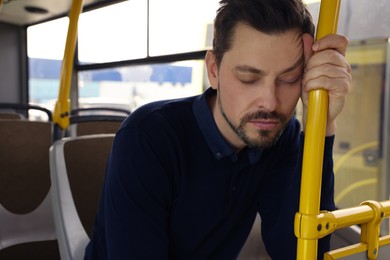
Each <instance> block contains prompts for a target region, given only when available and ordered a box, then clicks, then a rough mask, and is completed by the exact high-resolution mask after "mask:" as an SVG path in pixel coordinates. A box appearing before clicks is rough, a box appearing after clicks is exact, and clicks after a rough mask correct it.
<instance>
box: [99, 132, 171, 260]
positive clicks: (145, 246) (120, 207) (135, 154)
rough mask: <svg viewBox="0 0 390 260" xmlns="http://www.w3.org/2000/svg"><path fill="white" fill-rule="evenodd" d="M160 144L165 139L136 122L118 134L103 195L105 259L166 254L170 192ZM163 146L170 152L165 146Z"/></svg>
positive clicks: (164, 257) (168, 178)
mask: <svg viewBox="0 0 390 260" xmlns="http://www.w3.org/2000/svg"><path fill="white" fill-rule="evenodd" d="M162 135H164V133H163V131H161V132H160V136H159V137H161V139H164V138H163V136H162ZM160 146H165V144H163V143H162V142H161V141H160V142H157V141H156V140H154V139H153V138H151V137H149V136H148V135H147V134H146V133H145V132H144V131H141V130H139V129H137V128H136V127H133V128H128V129H122V130H121V131H120V132H118V134H117V136H116V139H115V142H114V145H113V150H112V154H111V157H110V160H109V165H108V171H107V176H106V182H105V190H104V195H103V204H104V205H103V211H104V223H105V225H104V226H105V230H106V232H105V233H106V238H105V241H106V247H107V250H106V251H107V259H162V260H163V259H168V257H169V256H168V254H169V253H168V252H169V251H168V246H169V238H168V225H169V220H168V219H169V210H170V207H171V205H170V204H171V201H172V196H173V195H172V188H171V187H172V185H171V181H170V176H169V175H168V173H167V172H168V171H167V169H166V168H164V158H163V155H162V154H161V153H159V152H158V151H163V150H161V149H162V148H161V147H160ZM164 148H165V152H166V153H169V151H168V150H169V149H170V148H169V146H165V147H164Z"/></svg>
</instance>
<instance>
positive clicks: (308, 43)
mask: <svg viewBox="0 0 390 260" xmlns="http://www.w3.org/2000/svg"><path fill="white" fill-rule="evenodd" d="M313 42H314V38H313V37H312V36H311V35H310V34H308V33H304V34H303V35H302V43H303V55H304V58H305V64H306V63H307V61H308V60H309V58H310V56H311V55H312V54H313V50H312V46H313Z"/></svg>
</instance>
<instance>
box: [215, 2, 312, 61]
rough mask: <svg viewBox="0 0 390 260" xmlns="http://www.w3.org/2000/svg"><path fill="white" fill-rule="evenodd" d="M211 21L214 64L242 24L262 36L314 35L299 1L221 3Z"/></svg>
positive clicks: (229, 44)
mask: <svg viewBox="0 0 390 260" xmlns="http://www.w3.org/2000/svg"><path fill="white" fill-rule="evenodd" d="M219 3H220V7H219V9H218V10H217V16H216V17H215V19H214V39H213V51H214V54H215V57H216V62H217V65H218V66H219V64H220V63H221V61H222V58H223V55H224V53H225V52H226V51H228V50H229V49H230V48H231V42H232V38H233V33H234V28H235V26H236V25H237V24H238V23H246V24H248V25H250V26H252V27H253V28H255V29H257V30H259V31H261V32H263V33H266V34H281V33H284V32H286V31H288V30H292V29H298V30H300V31H301V32H302V33H310V34H311V35H314V31H315V28H314V24H313V21H312V17H311V15H310V13H309V11H308V10H307V8H306V6H305V4H304V3H303V2H302V1H301V0H221V1H220V2H219Z"/></svg>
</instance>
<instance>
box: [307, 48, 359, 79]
mask: <svg viewBox="0 0 390 260" xmlns="http://www.w3.org/2000/svg"><path fill="white" fill-rule="evenodd" d="M316 55H317V54H316ZM339 55H341V54H339ZM308 63H310V64H308V66H307V70H306V71H305V73H304V75H303V79H302V83H303V85H305V84H306V83H307V82H308V81H309V80H311V79H315V78H319V77H321V76H325V77H328V78H347V79H351V74H350V72H351V66H350V65H349V64H348V63H345V62H338V63H337V64H336V62H334V63H331V62H329V63H325V64H322V63H320V64H315V60H313V59H311V60H310V61H309V62H308Z"/></svg>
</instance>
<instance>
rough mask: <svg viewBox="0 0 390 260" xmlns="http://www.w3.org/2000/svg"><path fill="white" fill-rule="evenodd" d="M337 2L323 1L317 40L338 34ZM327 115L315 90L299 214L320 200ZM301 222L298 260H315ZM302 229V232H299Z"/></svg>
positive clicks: (321, 93) (323, 97) (324, 100)
mask: <svg viewBox="0 0 390 260" xmlns="http://www.w3.org/2000/svg"><path fill="white" fill-rule="evenodd" d="M339 9H340V1H339V0H322V1H321V6H320V15H319V20H318V26H317V34H316V39H321V38H322V37H324V36H325V35H328V34H332V33H335V32H336V31H337V22H338V14H339ZM327 114H328V92H327V91H325V90H314V91H311V92H310V93H309V101H308V110H307V118H306V128H305V142H304V152H303V163H302V181H301V194H300V204H299V213H300V214H297V216H298V215H299V216H302V215H318V214H319V208H320V197H321V180H322V164H323V155H324V143H325V131H326V121H327ZM305 228H306V227H305V226H301V222H300V219H297V218H296V219H295V235H296V236H297V237H298V247H297V259H299V260H313V259H317V247H318V240H317V239H304V238H301V235H300V234H302V233H304V232H303V231H302V230H304V229H305ZM301 229H302V230H301Z"/></svg>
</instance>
